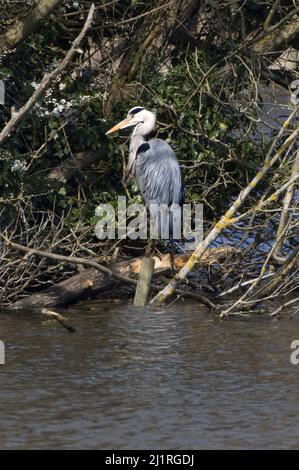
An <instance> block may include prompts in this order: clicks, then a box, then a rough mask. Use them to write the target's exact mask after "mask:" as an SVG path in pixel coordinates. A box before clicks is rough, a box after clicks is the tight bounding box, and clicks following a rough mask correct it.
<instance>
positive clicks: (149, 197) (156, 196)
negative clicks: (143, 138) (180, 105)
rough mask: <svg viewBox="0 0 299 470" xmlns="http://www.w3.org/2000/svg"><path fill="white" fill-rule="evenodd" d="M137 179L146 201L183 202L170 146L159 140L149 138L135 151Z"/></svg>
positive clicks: (161, 202)
mask: <svg viewBox="0 0 299 470" xmlns="http://www.w3.org/2000/svg"><path fill="white" fill-rule="evenodd" d="M136 178H137V183H138V186H139V189H140V191H141V193H142V195H143V197H144V200H145V202H146V203H149V202H152V203H156V204H167V205H168V206H170V205H171V204H173V203H177V204H179V205H182V204H183V199H184V185H183V181H182V176H181V170H180V167H179V163H178V161H177V159H176V156H175V154H174V152H173V150H172V148H171V147H170V146H169V145H168V144H167V142H165V141H164V140H161V139H151V140H149V141H148V142H146V143H144V144H142V145H141V147H140V149H138V152H137V164H136Z"/></svg>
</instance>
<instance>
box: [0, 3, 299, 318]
mask: <svg viewBox="0 0 299 470" xmlns="http://www.w3.org/2000/svg"><path fill="white" fill-rule="evenodd" d="M0 13H1V19H2V22H1V26H0V80H1V86H2V88H4V93H3V95H4V102H3V103H2V104H0V107H1V114H0V130H1V131H0V132H1V133H0V215H1V219H0V233H1V238H0V260H1V264H0V303H1V304H5V305H17V306H24V305H26V306H39V307H51V306H57V305H64V304H66V303H69V302H72V301H75V300H78V299H80V298H83V297H86V296H92V295H97V294H99V293H101V292H104V291H105V289H107V288H110V289H111V287H112V285H115V284H114V283H117V285H119V284H121V285H122V286H124V285H125V286H131V287H129V292H131V290H134V289H135V285H136V279H135V275H136V274H137V273H138V271H139V265H140V260H139V257H141V256H142V255H143V254H144V249H145V246H146V241H144V240H143V241H142V240H140V241H138V240H134V241H132V240H127V239H125V240H121V241H118V240H117V241H116V240H105V241H100V240H98V239H97V238H96V236H95V232H94V229H95V225H96V223H97V217H96V215H95V208H96V207H97V205H98V204H99V203H110V204H112V205H113V206H115V207H116V204H117V198H118V196H119V195H127V196H129V197H130V200H131V201H133V202H141V197H140V194H139V192H138V189H137V187H136V183H135V181H134V179H131V180H130V181H129V183H128V184H127V185H126V184H124V176H125V173H126V168H125V164H126V158H127V153H128V148H127V135H122V136H120V137H119V138H118V139H110V138H108V137H107V136H105V132H106V131H107V129H109V128H110V127H111V126H112V125H113V124H114V123H115V122H118V121H119V120H121V119H123V118H124V116H125V115H126V113H127V111H128V109H130V108H132V107H133V106H135V105H137V104H138V105H139V104H140V105H143V106H146V107H147V108H148V109H151V110H155V111H156V113H157V118H158V126H157V133H156V134H157V135H158V136H159V137H161V138H164V139H166V140H167V141H168V142H170V143H171V145H172V147H173V149H174V151H175V153H176V155H177V157H178V159H179V162H180V165H181V167H182V172H183V174H184V178H185V184H186V201H190V202H194V203H195V202H196V203H202V204H203V206H204V241H203V242H202V243H201V244H200V245H199V246H198V247H197V249H196V250H195V253H194V254H193V255H192V257H191V259H189V258H190V255H191V254H192V253H187V254H182V255H173V256H170V255H169V254H168V253H167V251H168V250H167V248H166V247H163V246H162V245H161V246H160V245H159V246H158V248H157V252H156V258H155V259H156V267H155V271H156V276H157V275H158V274H160V275H159V276H157V277H156V278H154V280H153V286H152V303H154V304H157V305H159V304H160V303H161V302H166V301H168V300H169V299H170V297H171V298H172V299H175V298H180V297H192V298H193V299H194V300H196V301H199V302H203V303H205V305H207V306H208V307H209V308H213V309H214V310H215V311H217V312H221V315H222V316H223V315H228V314H235V313H238V314H242V315H244V314H248V312H252V311H261V308H262V307H261V306H262V301H268V302H269V301H273V300H275V299H276V298H278V297H279V298H280V299H281V298H282V299H283V303H285V304H286V305H287V304H288V303H289V302H291V303H290V304H289V305H291V307H290V308H293V307H296V305H297V306H298V302H299V300H298V266H299V262H298V225H299V224H298V189H297V186H296V185H297V184H298V172H299V152H298V133H299V127H298V113H297V107H298V103H299V93H298V99H297V87H298V83H299V82H298V83H297V84H296V80H298V79H299V76H298V70H299V69H298V63H299V52H298V50H297V49H299V47H298V39H299V4H297V2H294V1H288V0H286V1H280V0H275V1H267V0H265V1H259V0H248V1H245V2H239V1H226V0H224V1H198V0H172V1H164V0H156V1H139V0H134V1H133V0H112V1H107V0H102V1H98V2H95V3H94V6H92V2H91V1H88V0H86V1H74V2H73V1H70V2H65V1H59V0H39V1H34V0H28V1H24V2H10V1H6V0H3V1H2V2H1V5H0ZM298 89H299V88H298ZM224 214H225V215H224ZM191 272H193V277H192V278H190V276H189V274H190V273H191ZM187 279H189V280H188V281H187ZM112 281H113V283H112ZM126 289H127V287H126ZM126 291H127V290H126ZM159 291H160V292H159ZM296 291H297V294H296ZM294 294H295V297H289V295H292V296H293V295H294ZM174 296H177V297H174ZM231 298H233V299H234V300H233V301H232V300H230V299H231ZM49 299H50V300H49ZM296 302H297V303H296ZM258 309H260V310H258ZM275 309H276V313H280V312H281V311H283V310H282V309H281V310H279V312H278V311H277V306H275V307H273V312H274V314H276V313H275Z"/></svg>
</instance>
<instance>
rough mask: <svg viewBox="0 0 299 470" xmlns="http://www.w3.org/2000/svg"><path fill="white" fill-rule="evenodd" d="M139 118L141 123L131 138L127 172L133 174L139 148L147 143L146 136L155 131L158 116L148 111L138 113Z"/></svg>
mask: <svg viewBox="0 0 299 470" xmlns="http://www.w3.org/2000/svg"><path fill="white" fill-rule="evenodd" d="M138 118H140V119H141V121H140V123H139V124H137V126H136V127H135V128H134V130H133V132H132V134H131V137H130V148H129V161H128V165H127V171H128V172H129V173H131V174H134V173H135V163H136V156H137V150H138V148H139V147H140V145H142V144H143V143H144V142H146V136H148V135H149V134H150V133H151V132H152V131H153V130H154V128H155V125H156V116H155V115H154V114H153V113H151V112H150V111H147V110H146V109H144V110H142V111H140V113H138Z"/></svg>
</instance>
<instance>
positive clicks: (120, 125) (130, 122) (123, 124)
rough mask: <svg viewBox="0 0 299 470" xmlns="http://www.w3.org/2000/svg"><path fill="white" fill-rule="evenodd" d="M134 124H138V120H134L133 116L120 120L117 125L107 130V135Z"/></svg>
mask: <svg viewBox="0 0 299 470" xmlns="http://www.w3.org/2000/svg"><path fill="white" fill-rule="evenodd" d="M134 124H137V122H136V121H135V120H134V118H132V117H128V118H126V119H124V120H123V121H121V122H119V123H118V124H116V126H114V127H111V129H109V131H107V132H106V135H108V134H112V133H113V132H116V131H119V130H120V129H125V128H126V127H129V126H133V125H134Z"/></svg>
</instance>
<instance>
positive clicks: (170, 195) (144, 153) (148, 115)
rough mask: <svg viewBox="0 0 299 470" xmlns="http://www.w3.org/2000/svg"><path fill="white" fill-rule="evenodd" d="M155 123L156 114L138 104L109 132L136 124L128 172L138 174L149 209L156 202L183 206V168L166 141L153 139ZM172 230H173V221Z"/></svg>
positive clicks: (169, 206) (131, 142)
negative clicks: (151, 135) (150, 136)
mask: <svg viewBox="0 0 299 470" xmlns="http://www.w3.org/2000/svg"><path fill="white" fill-rule="evenodd" d="M155 125H156V116H155V114H154V113H152V112H151V111H148V110H147V109H145V108H143V107H141V106H136V107H134V108H132V109H130V111H129V112H128V114H127V117H126V118H125V119H124V120H123V121H121V122H119V123H118V124H116V125H115V126H114V127H112V128H111V129H109V131H107V132H106V134H112V133H113V132H116V131H118V130H121V129H126V128H127V127H134V129H133V132H132V135H131V138H130V147H129V161H128V166H127V173H129V174H131V175H133V176H135V177H136V180H137V184H138V188H139V190H140V192H141V194H142V196H143V199H144V201H145V203H146V205H147V206H148V207H149V208H150V206H151V205H152V204H154V205H164V206H165V205H166V206H167V207H168V208H170V209H171V208H173V207H174V206H176V207H179V208H181V207H182V205H183V201H184V184H183V179H182V175H181V169H180V166H179V163H178V160H177V158H176V156H175V153H174V151H173V150H172V148H171V147H170V145H169V144H168V143H167V142H165V140H162V139H158V138H153V139H150V138H149V134H150V133H151V132H152V131H153V130H154V128H155ZM171 210H172V209H171ZM181 213H182V211H181V209H180V214H181ZM169 230H170V232H172V222H171V220H170V222H169ZM158 231H159V234H160V230H158Z"/></svg>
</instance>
